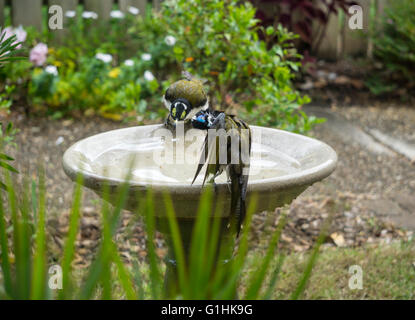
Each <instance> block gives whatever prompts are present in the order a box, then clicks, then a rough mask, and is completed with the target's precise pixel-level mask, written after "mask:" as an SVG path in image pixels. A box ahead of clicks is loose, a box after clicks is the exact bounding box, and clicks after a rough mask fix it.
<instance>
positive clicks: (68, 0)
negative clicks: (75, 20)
mask: <svg viewBox="0 0 415 320" xmlns="http://www.w3.org/2000/svg"><path fill="white" fill-rule="evenodd" d="M55 4H56V5H59V6H61V7H62V10H63V14H64V15H65V12H66V11H68V10H75V9H76V6H77V5H78V0H49V6H52V5H55Z"/></svg>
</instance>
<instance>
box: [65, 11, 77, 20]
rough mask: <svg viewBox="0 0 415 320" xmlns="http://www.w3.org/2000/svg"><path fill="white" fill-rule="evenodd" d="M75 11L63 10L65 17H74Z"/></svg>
mask: <svg viewBox="0 0 415 320" xmlns="http://www.w3.org/2000/svg"><path fill="white" fill-rule="evenodd" d="M75 16H76V11H75V10H68V11H66V12H65V17H67V18H75Z"/></svg>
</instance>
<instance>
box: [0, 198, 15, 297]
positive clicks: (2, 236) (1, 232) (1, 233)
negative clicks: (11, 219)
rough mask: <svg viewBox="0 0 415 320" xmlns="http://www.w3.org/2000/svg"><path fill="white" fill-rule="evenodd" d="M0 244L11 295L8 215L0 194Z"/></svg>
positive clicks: (7, 286)
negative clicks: (6, 215)
mask: <svg viewBox="0 0 415 320" xmlns="http://www.w3.org/2000/svg"><path fill="white" fill-rule="evenodd" d="M0 245H1V247H0V248H1V270H2V272H3V281H4V289H5V290H6V294H7V295H8V296H10V297H13V296H14V290H13V280H12V274H11V267H10V260H9V246H8V239H7V233H6V217H5V213H4V207H3V197H2V196H1V195H0Z"/></svg>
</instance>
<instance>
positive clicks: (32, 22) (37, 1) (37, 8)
mask: <svg viewBox="0 0 415 320" xmlns="http://www.w3.org/2000/svg"><path fill="white" fill-rule="evenodd" d="M12 11H13V14H12V17H13V25H14V26H19V25H22V26H34V27H35V28H36V29H38V30H39V31H41V30H42V25H43V22H42V0H13V1H12Z"/></svg>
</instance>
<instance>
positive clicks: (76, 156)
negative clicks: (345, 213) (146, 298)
mask: <svg viewBox="0 0 415 320" xmlns="http://www.w3.org/2000/svg"><path fill="white" fill-rule="evenodd" d="M162 128H163V127H162V126H160V125H150V126H138V127H131V128H125V129H119V130H114V131H109V132H105V133H101V134H98V135H95V136H92V137H89V138H86V139H84V140H81V141H79V142H77V143H75V144H74V145H72V146H71V147H70V148H69V149H68V150H67V151H66V152H65V154H64V156H63V167H64V170H65V172H66V174H67V175H68V176H69V177H70V178H71V179H72V180H74V181H75V180H76V178H77V176H78V175H79V174H80V175H82V176H83V184H84V185H85V186H86V187H88V188H90V189H92V190H94V191H95V192H96V193H97V194H98V195H102V190H103V186H104V185H108V186H109V187H110V188H114V189H115V188H117V187H118V186H119V185H120V184H121V183H123V182H125V178H126V176H127V173H128V172H130V178H129V195H128V200H127V203H126V205H125V209H127V210H130V211H135V210H136V209H137V208H138V207H139V203H140V202H141V201H143V199H144V198H145V196H146V191H147V190H148V189H149V188H151V190H152V192H153V196H154V198H155V200H156V201H154V206H155V216H156V218H157V228H158V229H159V230H160V231H161V232H163V233H164V234H166V235H167V238H166V239H167V243H168V245H169V241H168V238H169V237H168V233H169V232H168V228H165V227H163V225H164V226H165V223H163V221H166V220H167V215H166V210H165V207H164V201H163V200H162V195H163V193H165V192H167V193H169V194H170V195H171V198H172V200H173V206H174V209H175V213H176V218H177V220H178V224H179V228H180V233H181V236H182V240H183V246H184V249H185V251H187V250H188V247H189V244H190V237H191V236H190V235H191V233H192V232H191V228H192V226H193V223H194V221H195V220H196V214H197V208H198V204H199V199H200V195H201V191H202V183H201V182H202V177H199V178H198V179H197V180H196V181H195V183H194V184H193V185H192V184H191V181H192V179H193V175H194V173H195V171H196V167H197V164H198V161H199V158H200V150H201V144H202V139H203V133H202V131H200V130H194V131H195V137H196V138H195V139H194V140H193V141H196V140H197V141H198V143H196V142H194V143H193V148H191V145H192V143H190V142H183V145H182V147H183V150H182V152H177V153H174V155H176V158H175V159H176V160H175V161H173V162H172V161H166V159H168V157H165V158H163V154H164V156H166V154H168V149H169V148H170V147H169V146H170V145H171V144H168V143H167V142H168V141H171V140H172V139H171V138H170V139H169V138H163V137H162V136H163V135H164V133H165V129H162ZM251 128H252V137H253V145H252V158H251V169H250V177H249V184H248V194H247V205H249V201H250V197H251V196H252V195H253V194H254V193H256V194H257V196H258V201H257V204H258V205H257V208H256V211H257V212H261V211H264V210H274V209H275V208H276V207H280V206H283V205H285V204H288V203H290V202H291V201H292V200H293V199H295V198H296V197H297V196H298V195H300V194H301V193H302V192H303V191H304V190H305V189H306V188H307V187H309V186H310V185H312V184H313V183H315V182H317V181H320V180H322V179H324V178H326V177H327V176H329V175H330V174H331V173H332V172H333V171H334V169H335V167H336V162H337V155H336V153H335V151H334V150H333V149H332V148H331V147H329V146H328V145H326V144H325V143H323V142H321V141H318V140H315V139H312V138H309V137H305V136H302V135H298V134H293V133H289V132H286V131H281V130H277V129H271V128H264V127H257V126H251ZM163 130H164V131H163ZM160 132H164V133H162V134H159V133H160ZM198 138H201V139H198ZM166 141H167V142H166ZM183 141H184V140H183ZM174 148H175V150H178V149H176V148H178V147H174ZM180 155H182V157H183V158H184V159H183V158H182V159H181V161H177V159H178V158H177V157H178V156H179V158H180ZM160 157H161V158H162V161H160ZM202 172H204V169H203V171H202ZM200 176H203V174H201V175H200ZM216 184H217V186H216V190H215V191H216V192H215V195H214V199H213V200H214V202H213V203H215V205H219V206H220V207H222V208H223V209H222V210H216V211H215V210H214V209H215V208H213V210H212V217H213V216H214V215H215V214H216V215H219V216H218V217H217V218H221V219H222V220H223V221H227V217H228V215H229V207H230V191H229V188H228V186H227V184H226V179H225V173H224V174H222V175H221V176H219V177H218V178H217V179H216ZM110 193H111V192H110ZM219 195H220V196H219ZM158 199H160V200H158ZM109 200H110V201H112V202H113V201H114V199H112V198H110V199H109ZM212 207H215V206H212ZM169 249H171V246H170V245H169ZM169 255H170V254H169ZM168 265H169V264H168ZM171 268H173V269H174V267H171ZM169 272H170V273H172V272H173V273H174V272H175V271H174V270H170V271H169V269H168V270H167V274H169ZM167 278H168V276H167ZM167 281H169V280H167Z"/></svg>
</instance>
